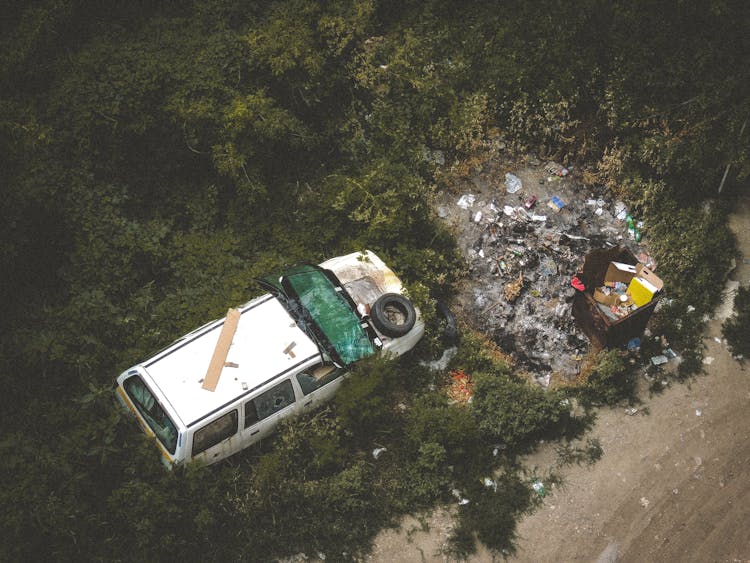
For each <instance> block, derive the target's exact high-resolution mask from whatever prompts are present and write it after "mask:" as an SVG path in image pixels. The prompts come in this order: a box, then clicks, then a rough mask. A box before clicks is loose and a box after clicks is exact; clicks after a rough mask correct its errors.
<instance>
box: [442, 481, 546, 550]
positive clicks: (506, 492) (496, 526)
mask: <svg viewBox="0 0 750 563" xmlns="http://www.w3.org/2000/svg"><path fill="white" fill-rule="evenodd" d="M492 481H493V483H492V484H490V485H489V486H488V484H487V483H485V482H484V479H481V480H479V479H476V480H473V481H471V482H470V483H469V484H468V485H467V487H466V488H465V490H463V491H462V495H463V496H464V497H465V498H466V499H468V500H469V503H468V504H465V505H463V506H461V507H460V509H459V514H458V524H457V526H456V529H455V530H454V531H453V534H452V536H451V549H452V551H453V552H454V554H455V555H458V556H460V557H466V556H467V555H470V554H471V553H473V551H474V542H473V541H471V538H472V535H473V533H476V537H477V538H478V539H479V541H481V542H482V543H483V544H484V545H486V546H487V547H488V548H490V549H491V550H492V551H495V552H502V553H503V555H509V554H513V553H515V546H514V541H515V538H516V521H517V519H518V517H519V516H520V515H521V514H523V513H524V512H526V511H528V510H530V509H531V508H532V506H533V504H534V498H535V497H534V494H535V493H534V491H533V489H532V488H531V487H530V486H529V485H528V484H527V483H525V482H523V481H521V479H520V477H519V476H518V474H516V473H514V472H504V473H502V474H501V475H499V476H497V477H495V478H494V479H493V480H492Z"/></svg>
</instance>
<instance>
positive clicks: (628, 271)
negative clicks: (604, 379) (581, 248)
mask: <svg viewBox="0 0 750 563" xmlns="http://www.w3.org/2000/svg"><path fill="white" fill-rule="evenodd" d="M612 262H615V263H616V264H619V266H618V265H615V266H612ZM631 264H632V265H631ZM608 271H609V273H610V276H611V277H610V279H612V281H620V282H622V283H624V284H625V286H626V287H627V286H628V284H630V282H631V281H632V280H633V278H635V277H641V278H642V279H645V280H647V281H649V282H650V283H651V284H652V285H653V286H655V287H658V289H659V290H658V291H657V292H656V293H655V294H654V295H653V297H652V299H651V300H650V301H649V302H648V303H646V304H645V305H643V306H641V307H637V308H636V309H635V310H634V311H632V312H631V313H630V314H629V315H626V316H624V317H620V318H617V319H613V318H611V317H610V316H609V315H607V314H606V313H605V312H604V311H603V310H602V306H603V305H602V304H601V303H600V302H597V300H596V299H595V298H594V294H595V293H596V288H601V286H603V285H604V282H605V278H606V277H607V272H608ZM581 276H582V279H583V280H585V282H584V283H585V284H586V290H585V291H576V292H575V296H574V297H573V317H574V318H575V319H576V323H577V325H578V328H580V329H581V331H582V332H583V333H584V334H585V335H586V336H587V337H588V338H589V339H590V340H591V341H592V343H594V344H595V345H596V346H601V347H603V348H613V347H618V346H624V345H625V344H626V343H627V342H628V341H630V340H631V339H632V338H634V337H637V336H640V335H642V334H643V331H644V330H645V329H646V325H647V324H648V322H649V319H650V318H651V316H652V315H653V313H654V310H655V308H656V305H657V304H658V302H659V300H660V299H661V294H662V289H663V284H662V282H661V280H660V279H659V278H658V277H656V276H653V272H651V270H649V269H647V268H644V267H643V266H642V265H640V264H639V263H638V259H637V258H636V257H635V255H633V253H632V252H630V251H629V250H628V249H627V248H623V247H619V246H618V247H611V248H602V249H599V250H592V251H591V252H589V253H588V254H587V255H586V256H585V258H584V261H583V265H582V267H581ZM652 276H653V277H652ZM655 282H656V283H655Z"/></svg>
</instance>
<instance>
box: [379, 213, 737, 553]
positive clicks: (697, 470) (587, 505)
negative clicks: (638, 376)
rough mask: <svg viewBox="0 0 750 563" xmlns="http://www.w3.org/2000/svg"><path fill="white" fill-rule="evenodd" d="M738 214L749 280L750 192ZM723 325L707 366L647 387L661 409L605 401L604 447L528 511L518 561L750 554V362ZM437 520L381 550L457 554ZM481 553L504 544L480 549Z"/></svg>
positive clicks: (394, 536)
mask: <svg viewBox="0 0 750 563" xmlns="http://www.w3.org/2000/svg"><path fill="white" fill-rule="evenodd" d="M731 221H732V228H733V230H734V231H735V233H736V234H737V236H738V239H739V244H740V248H741V251H742V254H743V256H744V259H740V260H739V263H738V266H737V269H736V270H735V271H734V272H733V274H732V279H733V280H734V281H735V282H736V281H740V282H741V283H743V284H747V283H748V282H750V264H748V263H746V262H745V260H746V259H748V258H750V198H746V199H745V200H744V201H743V202H742V203H741V205H740V206H739V207H738V210H737V213H736V214H735V215H734V216H733V217H732V219H731ZM735 285H736V284H735ZM720 332H721V318H717V319H715V320H714V321H712V322H711V323H710V325H709V327H708V329H707V332H706V335H705V338H704V343H705V346H706V352H705V355H706V358H707V359H708V358H712V360H710V361H711V363H710V365H706V366H705V368H706V375H705V376H701V377H699V378H697V379H696V380H694V381H693V382H692V383H690V384H685V385H675V386H673V387H671V388H669V389H667V390H666V391H665V392H664V393H662V394H661V395H658V396H654V397H650V398H649V397H648V396H647V395H644V396H642V399H643V401H644V404H643V405H642V406H641V408H642V407H648V411H649V413H650V414H648V415H643V414H636V415H628V414H626V412H625V409H624V408H617V409H604V410H602V411H600V413H599V416H598V420H597V423H596V425H595V427H594V429H593V430H592V432H591V434H590V436H589V437H592V438H598V439H599V440H600V442H601V445H602V447H603V449H604V456H603V457H602V459H601V460H599V461H598V462H597V463H596V464H595V465H593V466H591V467H586V466H570V467H567V468H564V469H562V470H561V471H560V473H561V474H562V476H563V479H564V485H563V487H562V488H558V489H554V490H552V494H551V495H549V496H547V498H546V499H545V501H544V505H543V506H542V507H541V508H540V509H539V510H537V511H536V512H535V513H534V514H532V515H530V516H528V517H527V518H525V519H524V520H523V521H521V523H520V525H519V528H518V534H519V541H518V552H517V554H516V556H515V558H513V559H511V561H515V562H517V563H527V562H528V563H531V562H533V563H543V562H567V561H586V562H602V563H604V562H614V561H618V562H631V561H632V562H650V561H658V562H663V561H669V562H671V561H679V562H688V561H700V562H703V561H716V562H750V363H747V364H746V367H745V368H744V370H743V369H742V367H741V366H740V364H738V363H737V362H735V361H734V360H733V359H732V358H731V356H730V354H729V352H728V351H727V349H726V346H725V345H724V344H723V343H721V342H717V341H716V340H717V339H720V336H721V334H720ZM555 462H556V457H555V453H554V449H553V448H552V447H547V448H542V449H541V450H540V451H538V452H537V453H535V454H534V455H533V456H530V457H528V458H527V459H526V463H527V465H529V466H531V467H534V466H537V467H538V468H539V469H540V471H541V472H544V471H545V470H548V469H550V468H552V467H553V466H554V464H555ZM429 525H430V530H429V531H428V532H425V531H419V530H418V529H417V523H416V521H414V520H407V521H406V522H405V524H404V526H402V529H401V530H400V531H387V532H384V533H383V534H381V536H380V537H379V538H378V540H377V542H376V545H375V549H374V551H373V554H372V560H373V561H446V558H445V557H444V556H442V555H441V554H440V547H441V545H443V543H444V541H445V537H446V534H447V531H448V529H449V528H450V518H449V516H448V515H447V514H446V513H444V512H438V513H436V514H434V515H433V516H432V517H431V518H430V519H429ZM472 561H492V556H491V554H489V553H487V552H486V551H481V550H480V552H479V553H477V555H476V556H475V557H473V558H472Z"/></svg>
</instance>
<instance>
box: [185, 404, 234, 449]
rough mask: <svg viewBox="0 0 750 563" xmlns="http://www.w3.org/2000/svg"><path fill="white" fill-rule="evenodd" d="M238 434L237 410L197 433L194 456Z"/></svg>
mask: <svg viewBox="0 0 750 563" xmlns="http://www.w3.org/2000/svg"><path fill="white" fill-rule="evenodd" d="M236 433H237V409H235V410H233V411H232V412H228V413H227V414H225V415H224V416H222V417H220V418H217V419H216V420H214V421H213V422H209V423H208V424H206V425H205V426H204V427H203V428H200V429H199V430H196V431H195V435H194V436H193V455H198V454H199V453H201V452H202V451H204V450H207V449H208V448H210V447H211V446H215V445H216V444H218V443H219V442H221V441H222V440H226V439H227V438H229V437H230V436H234V435H235V434H236Z"/></svg>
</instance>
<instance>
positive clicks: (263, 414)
mask: <svg viewBox="0 0 750 563" xmlns="http://www.w3.org/2000/svg"><path fill="white" fill-rule="evenodd" d="M259 282H260V283H261V285H262V286H263V287H264V288H266V289H267V290H268V291H269V293H268V294H266V295H262V296H261V297H258V298H256V299H253V300H252V301H250V302H248V303H246V304H244V305H242V306H241V307H239V308H238V309H235V310H232V309H230V312H229V313H228V314H227V317H225V318H223V319H219V320H216V321H213V322H210V323H208V324H207V325H205V326H203V327H201V328H199V329H196V330H194V331H193V332H191V333H189V334H186V335H185V336H183V337H182V338H180V339H178V340H177V341H175V342H174V343H173V344H172V345H170V346H169V347H168V348H166V349H164V350H162V351H161V352H159V353H158V354H156V355H155V356H153V357H152V358H149V359H148V360H146V361H144V362H142V363H140V364H138V365H136V366H133V367H132V368H130V369H128V370H127V371H126V372H124V373H123V374H122V375H120V376H119V377H118V378H117V396H118V398H119V400H120V402H121V403H122V404H123V405H124V406H125V407H126V408H127V409H128V410H129V411H131V412H132V413H133V415H134V416H135V418H136V419H137V420H138V422H139V424H140V425H141V427H142V428H143V430H144V431H145V432H146V433H147V434H149V435H152V436H154V437H155V438H156V440H155V441H156V444H157V446H158V447H159V449H160V450H161V453H162V456H163V458H164V462H165V463H166V464H167V465H168V466H169V467H171V466H172V464H174V463H180V462H188V461H192V460H198V461H201V462H203V463H206V464H210V463H214V462H217V461H219V460H221V459H224V458H226V457H228V456H230V455H232V454H234V453H236V452H238V451H240V450H242V449H244V448H247V447H248V446H250V445H251V444H254V443H255V442H257V441H259V440H261V439H262V438H264V437H266V436H268V435H269V434H271V433H272V432H273V431H274V429H275V428H276V426H277V425H278V423H279V421H280V420H281V419H282V418H287V417H289V416H292V415H295V414H298V413H302V412H305V411H308V410H310V409H314V408H315V407H316V406H318V405H320V404H322V403H324V402H326V401H328V400H330V399H331V397H332V396H333V395H334V393H335V392H336V390H337V389H338V388H339V386H340V385H341V381H342V376H343V375H344V374H346V373H347V368H348V366H350V365H352V364H353V363H355V362H356V361H358V360H360V359H362V358H364V357H367V356H370V355H372V354H374V353H376V352H378V351H383V352H387V353H389V354H391V355H400V354H403V353H404V352H406V351H408V350H410V349H411V348H413V347H414V346H415V345H416V343H417V342H418V341H419V339H420V338H421V337H422V335H423V333H424V323H423V321H422V320H421V318H420V315H419V311H418V310H417V309H416V308H414V307H413V306H412V304H411V303H410V302H409V300H408V299H406V298H405V297H404V296H403V295H402V291H403V288H402V284H401V281H400V280H399V279H398V277H396V275H395V274H394V273H393V272H392V271H391V270H390V269H389V268H388V267H387V266H386V265H385V264H384V263H383V262H382V261H381V260H380V259H379V258H378V257H377V256H376V255H375V254H373V253H372V252H369V251H364V252H357V253H353V254H349V255H347V256H342V257H339V258H333V259H331V260H328V261H326V262H324V263H323V264H321V265H320V266H314V265H302V266H296V267H293V268H290V269H288V270H286V271H285V272H283V273H281V274H280V275H275V276H268V277H266V278H264V279H263V280H259Z"/></svg>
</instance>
